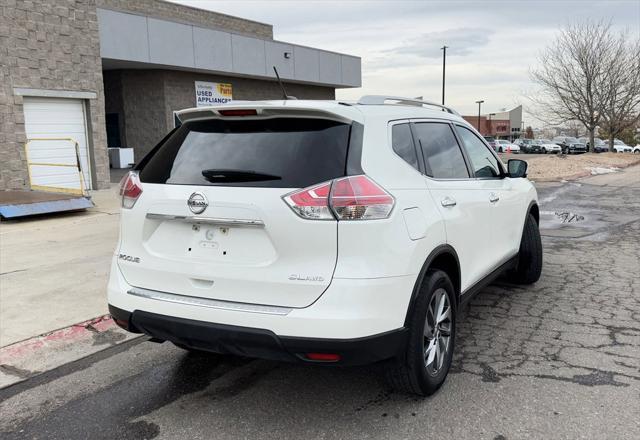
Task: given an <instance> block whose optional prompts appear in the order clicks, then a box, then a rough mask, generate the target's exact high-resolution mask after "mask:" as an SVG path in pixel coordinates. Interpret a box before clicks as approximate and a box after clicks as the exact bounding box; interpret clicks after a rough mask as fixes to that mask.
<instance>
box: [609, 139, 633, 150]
mask: <svg viewBox="0 0 640 440" xmlns="http://www.w3.org/2000/svg"><path fill="white" fill-rule="evenodd" d="M613 151H614V152H616V153H631V152H632V151H633V147H632V146H630V145H627V144H625V143H624V142H622V141H621V140H620V139H614V140H613Z"/></svg>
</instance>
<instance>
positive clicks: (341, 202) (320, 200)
mask: <svg viewBox="0 0 640 440" xmlns="http://www.w3.org/2000/svg"><path fill="white" fill-rule="evenodd" d="M284 201H285V202H286V203H287V204H288V205H289V206H290V207H291V208H292V209H293V210H294V212H295V213H296V214H298V215H299V216H300V217H302V218H306V219H310V220H333V219H338V220H378V219H383V218H387V217H389V214H391V210H392V209H393V205H394V203H395V201H394V199H393V197H392V196H391V195H390V194H389V193H388V192H386V191H385V190H384V189H383V188H382V187H380V186H379V185H378V184H376V183H375V182H374V181H373V180H371V179H370V178H369V177H367V176H365V175H360V176H349V177H344V178H341V179H336V180H333V181H331V182H325V183H321V184H319V185H315V186H312V187H309V188H304V189H301V190H298V191H295V192H293V193H290V194H288V195H286V196H285V197H284Z"/></svg>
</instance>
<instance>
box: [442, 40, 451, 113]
mask: <svg viewBox="0 0 640 440" xmlns="http://www.w3.org/2000/svg"><path fill="white" fill-rule="evenodd" d="M447 47H449V46H442V47H441V48H440V49H442V105H444V72H445V68H446V66H447Z"/></svg>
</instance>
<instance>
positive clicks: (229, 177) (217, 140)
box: [140, 118, 351, 188]
mask: <svg viewBox="0 0 640 440" xmlns="http://www.w3.org/2000/svg"><path fill="white" fill-rule="evenodd" d="M350 128H351V126H350V125H348V124H343V123H340V122H335V121H329V120H323V119H302V118H274V119H263V120H234V121H226V120H221V119H210V120H204V121H191V122H186V123H185V124H183V125H182V126H181V127H180V128H179V129H177V130H176V131H175V132H174V133H173V134H172V135H171V136H170V137H169V138H168V139H167V140H166V141H165V142H164V143H162V144H161V145H159V146H158V147H156V148H155V149H154V151H153V152H152V153H151V155H150V156H149V157H147V158H145V159H144V160H143V162H142V163H141V165H140V180H141V181H142V182H146V183H166V184H173V185H216V186H251V187H270V188H301V187H305V186H309V185H312V184H314V183H319V182H323V181H325V180H330V179H334V178H336V177H342V176H344V175H345V167H346V160H347V152H348V150H347V149H348V145H349V132H350Z"/></svg>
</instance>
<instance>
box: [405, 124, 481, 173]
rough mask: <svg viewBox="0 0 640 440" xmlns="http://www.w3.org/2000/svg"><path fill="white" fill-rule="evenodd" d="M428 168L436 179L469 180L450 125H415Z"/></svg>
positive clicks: (428, 171)
mask: <svg viewBox="0 0 640 440" xmlns="http://www.w3.org/2000/svg"><path fill="white" fill-rule="evenodd" d="M414 128H415V132H416V137H417V138H418V140H419V143H420V146H421V148H422V154H423V156H424V161H425V165H426V166H427V175H428V176H430V177H433V178H435V179H467V178H469V171H468V170H467V165H466V163H465V161H464V157H463V156H462V151H461V150H460V146H458V142H457V141H456V138H455V136H454V134H453V131H452V130H451V126H450V125H449V124H444V123H437V122H420V123H416V124H415V125H414Z"/></svg>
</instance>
